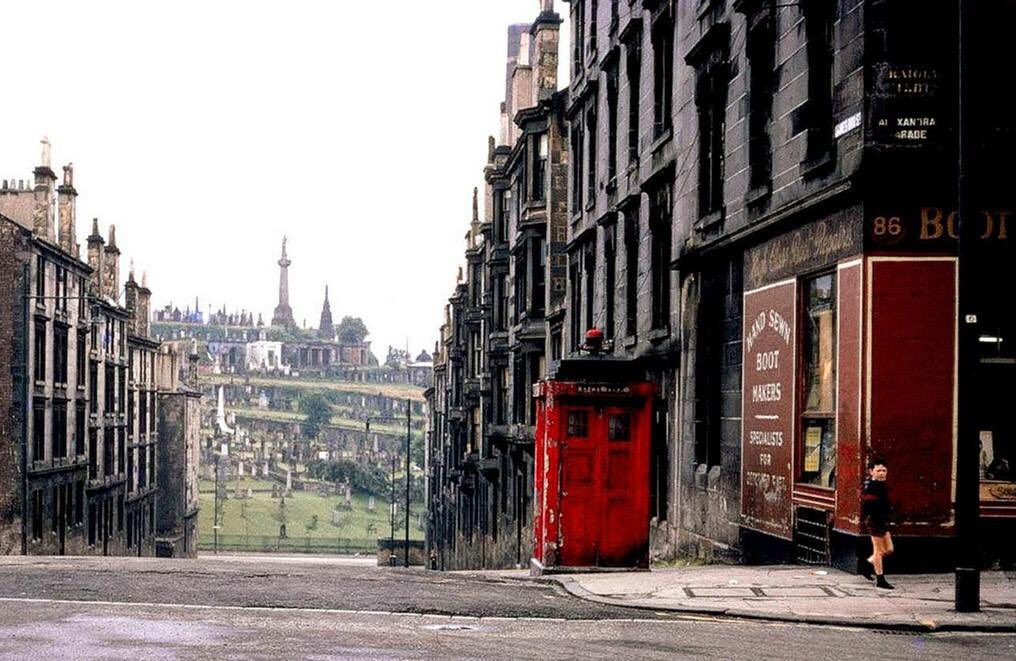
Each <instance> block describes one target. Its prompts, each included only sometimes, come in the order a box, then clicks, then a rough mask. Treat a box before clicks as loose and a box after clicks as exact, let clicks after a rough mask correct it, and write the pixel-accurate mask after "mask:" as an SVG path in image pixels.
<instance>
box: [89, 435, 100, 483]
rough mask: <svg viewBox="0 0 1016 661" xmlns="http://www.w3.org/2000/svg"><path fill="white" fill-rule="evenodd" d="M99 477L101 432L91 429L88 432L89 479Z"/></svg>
mask: <svg viewBox="0 0 1016 661" xmlns="http://www.w3.org/2000/svg"><path fill="white" fill-rule="evenodd" d="M98 477H99V430H98V429H96V428H95V427H91V428H89V430H88V479H90V480H94V479H96V478H98Z"/></svg>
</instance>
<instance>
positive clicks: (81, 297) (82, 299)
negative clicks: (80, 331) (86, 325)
mask: <svg viewBox="0 0 1016 661" xmlns="http://www.w3.org/2000/svg"><path fill="white" fill-rule="evenodd" d="M87 302H88V301H87V296H86V294H85V279H84V278H83V277H80V276H79V277H78V321H85V320H86V314H85V309H86V305H87Z"/></svg>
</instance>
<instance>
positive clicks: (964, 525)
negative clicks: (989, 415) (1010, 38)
mask: <svg viewBox="0 0 1016 661" xmlns="http://www.w3.org/2000/svg"><path fill="white" fill-rule="evenodd" d="M976 4H977V3H976V2H974V1H972V0H959V3H958V9H959V34H958V39H957V42H958V43H957V46H958V48H957V56H958V60H959V62H958V64H959V66H958V67H957V69H958V71H957V73H958V76H957V78H958V91H959V94H958V97H959V107H958V122H957V123H958V126H959V130H958V136H959V144H958V152H959V153H958V177H957V195H958V207H959V239H958V242H957V243H958V245H957V251H956V252H957V261H958V271H959V273H958V277H959V292H958V296H959V301H958V308H959V315H958V316H959V319H958V320H957V321H958V323H959V332H958V341H959V346H958V347H957V351H958V353H959V356H958V360H957V362H958V374H957V381H958V383H957V388H956V393H957V394H956V397H957V400H958V401H957V403H956V408H957V430H956V432H957V440H956V443H957V448H956V587H955V595H954V596H955V608H956V610H957V611H959V612H965V613H971V612H976V611H978V610H980V607H981V605H980V602H981V599H980V591H981V574H980V553H979V550H978V537H977V535H978V531H977V528H978V515H979V511H978V510H979V509H980V473H979V471H978V463H979V460H978V454H979V451H978V447H977V446H978V434H977V420H976V414H977V412H976V402H975V401H974V392H973V388H974V385H975V384H976V382H977V365H978V362H977V351H978V334H979V333H978V330H977V309H976V283H975V281H974V274H975V273H974V272H975V266H974V255H973V254H972V252H973V251H972V248H973V247H974V243H975V241H976V240H977V236H976V235H975V234H974V232H975V228H974V217H975V214H976V209H977V204H976V202H975V198H974V196H975V194H976V191H975V184H974V180H973V175H975V174H976V168H975V167H973V165H974V164H973V159H974V151H975V144H974V143H975V139H974V132H975V129H974V124H973V121H972V119H973V118H972V116H971V111H972V106H973V105H974V104H973V100H974V94H973V89H972V87H973V85H974V82H973V81H974V69H973V62H972V59H973V58H972V51H973V50H974V48H975V41H974V34H973V30H972V27H973V24H974V8H975V6H976Z"/></svg>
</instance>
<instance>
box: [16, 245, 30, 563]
mask: <svg viewBox="0 0 1016 661" xmlns="http://www.w3.org/2000/svg"><path fill="white" fill-rule="evenodd" d="M29 282H31V272H30V270H29V265H28V264H23V265H22V266H21V338H22V339H21V346H20V347H18V348H19V349H20V351H19V353H20V355H19V356H18V361H19V362H20V364H21V416H22V417H21V555H28V416H29V405H28V393H29V385H28V383H29V376H28V329H29V328H30V326H29V324H28V313H29V305H28V283H29Z"/></svg>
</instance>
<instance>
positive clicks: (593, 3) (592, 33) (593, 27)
mask: <svg viewBox="0 0 1016 661" xmlns="http://www.w3.org/2000/svg"><path fill="white" fill-rule="evenodd" d="M598 5H599V2H598V1H597V0H589V52H590V54H593V53H595V52H596V32H597V21H596V14H597V13H598V11H599V9H600V8H599V6H598Z"/></svg>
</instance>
